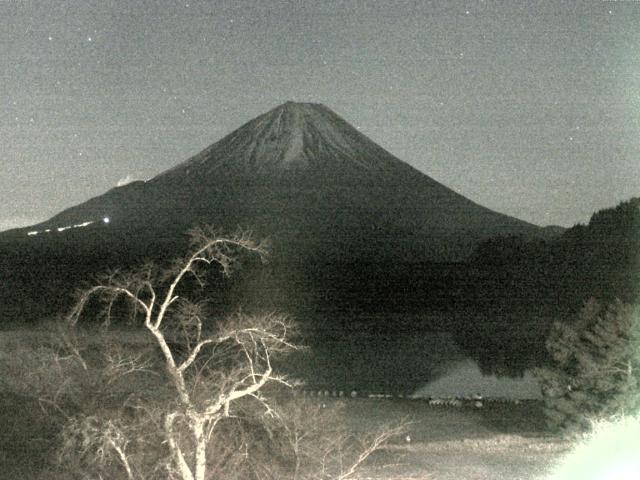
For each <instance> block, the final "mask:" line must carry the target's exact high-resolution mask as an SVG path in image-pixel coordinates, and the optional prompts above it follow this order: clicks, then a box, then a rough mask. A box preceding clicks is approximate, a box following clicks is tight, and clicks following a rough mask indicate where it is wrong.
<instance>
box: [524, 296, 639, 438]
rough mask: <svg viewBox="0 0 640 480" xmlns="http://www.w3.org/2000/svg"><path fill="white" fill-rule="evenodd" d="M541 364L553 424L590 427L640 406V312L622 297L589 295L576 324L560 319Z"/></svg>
mask: <svg viewBox="0 0 640 480" xmlns="http://www.w3.org/2000/svg"><path fill="white" fill-rule="evenodd" d="M547 349H548V351H549V353H550V355H551V358H552V362H551V364H550V365H549V366H548V367H546V368H541V369H538V370H537V372H536V373H537V376H538V378H539V380H540V382H541V386H542V394H543V397H544V402H545V413H546V416H547V420H548V424H549V426H550V427H551V428H554V429H560V430H564V431H566V432H572V431H588V430H590V429H591V427H592V425H593V422H594V421H597V420H601V419H607V418H610V417H612V416H615V415H619V414H625V413H626V414H631V413H634V412H637V411H638V409H639V408H640V316H639V311H638V308H637V307H635V306H632V305H627V304H623V303H622V302H620V301H616V302H614V303H612V304H610V305H607V306H602V305H600V304H599V303H598V302H596V301H595V300H591V301H589V302H588V303H587V304H586V305H585V306H584V308H583V309H582V311H581V312H580V315H579V317H578V319H577V321H576V322H574V323H573V324H568V323H560V322H558V323H556V324H554V326H553V329H552V331H551V334H550V336H549V339H548V341H547Z"/></svg>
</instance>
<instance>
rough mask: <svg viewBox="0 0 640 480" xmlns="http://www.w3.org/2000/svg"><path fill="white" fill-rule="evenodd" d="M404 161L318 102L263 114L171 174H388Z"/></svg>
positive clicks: (292, 103)
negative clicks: (374, 172)
mask: <svg viewBox="0 0 640 480" xmlns="http://www.w3.org/2000/svg"><path fill="white" fill-rule="evenodd" d="M401 164H402V162H400V161H399V160H398V159H396V158H395V157H393V156H392V155H391V154H390V153H389V152H387V151H386V150H384V149H383V148H381V147H379V146H378V145H376V144H375V143H374V142H372V141H371V140H369V139H368V138H367V137H366V136H365V135H363V134H361V133H360V132H359V131H358V130H357V129H355V128H354V127H352V126H351V125H350V124H349V123H347V122H346V121H345V120H344V119H343V118H342V117H340V116H339V115H337V114H336V113H335V112H333V111H332V110H330V109H329V108H327V107H325V106H324V105H321V104H317V103H295V102H286V103H284V104H282V105H280V106H278V107H276V108H274V109H273V110H271V111H269V112H267V113H265V114H263V115H260V116H259V117H257V118H255V119H253V120H251V121H250V122H248V123H247V124H245V125H244V126H242V127H240V128H239V129H237V130H235V131H234V132H232V133H231V134H229V135H227V136H226V137H224V138H223V139H222V140H220V141H219V142H216V143H214V144H213V145H211V146H210V147H208V148H207V149H205V150H203V151H202V152H201V153H199V154H198V155H196V156H194V157H192V158H191V159H189V160H187V161H186V162H184V163H182V164H180V165H178V166H177V167H175V168H174V169H172V170H170V171H168V172H167V173H166V175H180V174H189V173H190V172H192V171H197V172H198V174H201V175H202V174H204V175H216V176H217V175H220V173H221V172H225V173H231V174H233V175H237V174H249V175H263V176H275V177H277V176H282V175H283V174H286V173H294V172H301V171H307V172H309V171H316V172H318V171H325V173H326V172H327V171H333V172H335V171H336V170H340V171H342V170H346V169H351V170H352V171H353V172H354V173H355V172H357V171H358V170H361V171H369V172H373V171H377V172H381V173H382V172H385V171H388V170H390V169H392V168H393V167H394V166H395V167H396V168H399V167H401Z"/></svg>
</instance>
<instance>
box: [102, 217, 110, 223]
mask: <svg viewBox="0 0 640 480" xmlns="http://www.w3.org/2000/svg"><path fill="white" fill-rule="evenodd" d="M109 221H110V220H109V217H104V218H103V219H102V222H103V223H109Z"/></svg>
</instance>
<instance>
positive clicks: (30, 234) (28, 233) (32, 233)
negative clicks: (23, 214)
mask: <svg viewBox="0 0 640 480" xmlns="http://www.w3.org/2000/svg"><path fill="white" fill-rule="evenodd" d="M37 234H38V231H37V230H32V231H30V232H27V235H29V236H33V235H37Z"/></svg>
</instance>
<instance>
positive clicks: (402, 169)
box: [0, 102, 545, 261]
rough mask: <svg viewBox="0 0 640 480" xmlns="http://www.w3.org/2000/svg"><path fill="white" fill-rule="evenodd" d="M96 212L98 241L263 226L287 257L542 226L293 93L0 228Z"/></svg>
mask: <svg viewBox="0 0 640 480" xmlns="http://www.w3.org/2000/svg"><path fill="white" fill-rule="evenodd" d="M101 219H108V221H109V224H108V228H109V230H110V232H109V234H106V232H105V231H104V230H105V229H102V231H103V234H104V235H105V241H107V237H112V236H113V235H114V232H118V234H117V235H116V236H117V237H118V238H121V239H122V241H124V242H127V241H128V240H130V239H132V237H135V240H136V241H142V239H143V238H146V239H148V240H149V241H154V242H157V241H160V240H161V239H164V240H170V239H172V238H177V237H179V236H180V235H181V234H183V232H184V231H185V230H187V229H188V228H190V227H192V226H194V225H198V224H203V223H207V224H213V225H216V226H219V227H221V228H224V229H235V228H237V227H241V228H248V229H252V230H254V231H255V232H256V234H257V235H259V236H269V237H270V238H272V240H273V244H274V249H275V252H276V254H279V255H282V256H286V257H288V258H304V259H309V258H322V259H324V260H332V259H345V258H348V259H352V260H367V261H369V260H373V261H378V260H380V259H391V258H395V259H401V260H405V261H457V260H460V259H463V258H464V257H465V256H466V255H468V254H469V252H470V251H471V249H472V248H473V246H474V245H475V244H477V242H478V241H481V240H483V239H485V238H488V237H493V236H503V235H523V236H526V237H532V236H544V235H545V232H544V229H542V228H540V227H537V226H535V225H532V224H529V223H527V222H524V221H522V220H518V219H516V218H513V217H510V216H507V215H503V214H500V213H497V212H494V211H492V210H489V209H487V208H485V207H482V206H480V205H478V204H476V203H474V202H473V201H471V200H469V199H467V198H465V197H463V196H462V195H460V194H458V193H456V192H454V191H453V190H451V189H449V188H447V187H446V186H444V185H442V184H440V183H438V182H437V181H435V180H433V179H432V178H430V177H428V176H427V175H425V174H423V173H421V172H419V171H418V170H416V169H414V168H413V167H411V166H410V165H408V164H407V163H405V162H403V161H401V160H399V159H398V158H396V157H395V156H393V155H392V154H391V153H389V152H387V151H386V150H384V149H383V148H382V147H380V146H378V145H377V144H376V143H374V142H373V141H371V140H370V139H369V138H367V137H366V136H365V135H363V134H362V133H360V132H359V131H358V130H357V129H356V128H354V127H352V126H351V125H350V124H349V123H347V122H346V121H345V120H344V119H342V118H341V117H340V116H339V115H337V114H336V113H334V112H333V111H332V110H330V109H329V108H327V107H325V106H323V105H320V104H311V103H294V102H287V103H285V104H283V105H280V106H278V107H276V108H274V109H273V110H271V111H269V112H267V113H265V114H263V115H260V116H259V117H257V118H255V119H253V120H251V121H249V122H248V123H246V124H245V125H243V126H242V127H240V128H238V129H237V130H235V131H234V132H232V133H230V134H229V135H227V136H226V137H224V138H222V139H221V140H220V141H218V142H216V143H214V144H213V145H211V146H209V147H208V148H206V149H204V150H203V151H202V152H200V153H199V154H197V155H195V156H194V157H192V158H190V159H188V160H187V161H185V162H183V163H180V164H178V165H177V166H175V167H174V168H172V169H170V170H167V171H165V172H162V173H160V174H159V175H157V176H156V177H154V178H152V179H151V180H148V181H146V182H142V181H137V182H133V183H129V184H127V185H124V186H121V187H116V188H114V189H112V190H110V191H108V192H106V193H105V194H103V195H101V196H98V197H95V198H92V199H90V200H89V201H87V202H85V203H82V204H80V205H77V206H74V207H71V208H69V209H67V210H65V211H63V212H61V213H60V214H58V215H56V216H54V217H52V218H51V219H49V220H47V221H45V222H43V223H41V224H38V225H35V226H33V227H29V228H27V229H20V230H14V231H11V232H7V233H5V234H4V235H0V237H1V236H5V237H6V236H8V235H10V236H12V237H15V236H16V235H18V236H20V235H22V236H24V235H25V233H28V232H31V233H32V236H35V235H36V234H40V233H42V232H46V231H47V230H49V231H50V232H53V233H54V234H58V233H59V234H60V235H64V234H66V233H68V232H66V231H64V230H66V229H69V228H71V227H73V226H80V225H87V226H88V227H89V228H88V229H87V230H89V229H94V228H95V227H96V225H100V223H101V222H100V220H101ZM61 229H62V230H61ZM58 230H60V232H58ZM75 230H76V229H74V235H75V236H79V235H80V234H79V232H77V231H75ZM80 236H81V235H80ZM142 243H145V242H144V241H142Z"/></svg>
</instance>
